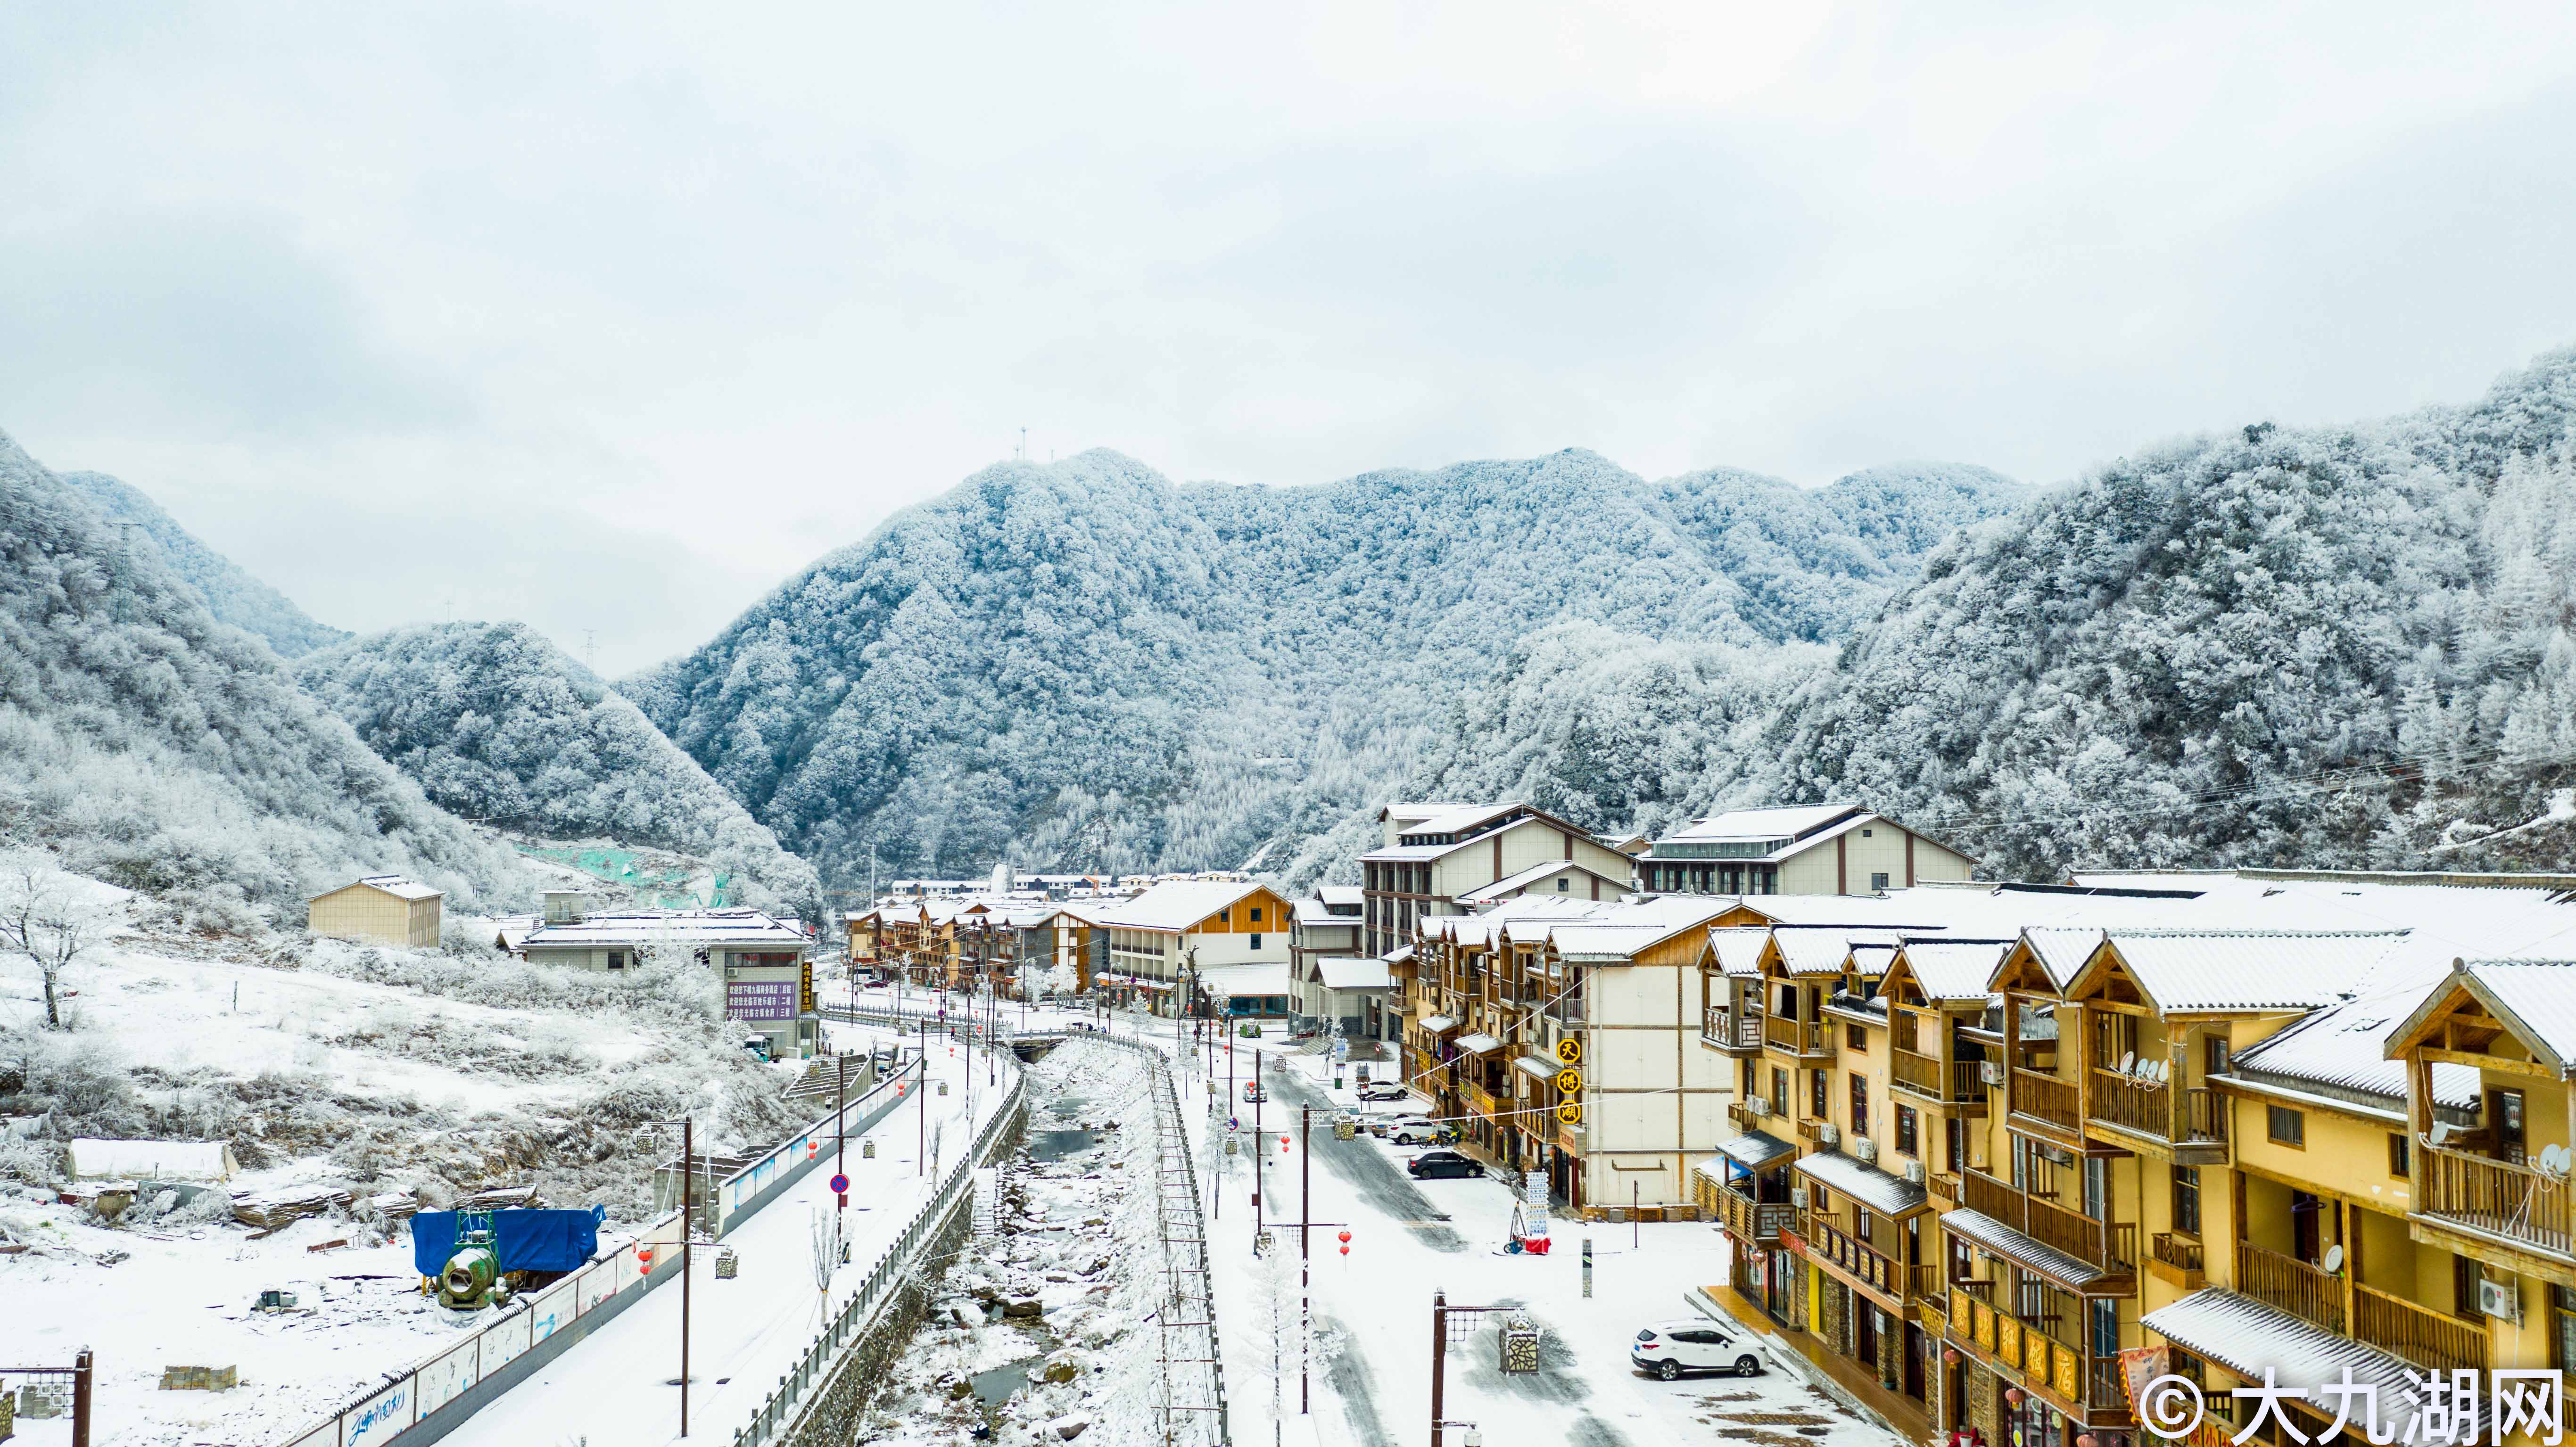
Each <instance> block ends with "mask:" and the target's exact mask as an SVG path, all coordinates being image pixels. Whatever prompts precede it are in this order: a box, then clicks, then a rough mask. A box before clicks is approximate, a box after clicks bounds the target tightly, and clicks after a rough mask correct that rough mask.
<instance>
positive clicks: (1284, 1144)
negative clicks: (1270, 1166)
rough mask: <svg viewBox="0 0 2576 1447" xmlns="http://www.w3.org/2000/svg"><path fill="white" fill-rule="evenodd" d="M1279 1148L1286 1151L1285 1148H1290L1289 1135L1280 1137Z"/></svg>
mask: <svg viewBox="0 0 2576 1447" xmlns="http://www.w3.org/2000/svg"><path fill="white" fill-rule="evenodd" d="M1279 1149H1281V1150H1283V1151H1284V1150H1286V1149H1288V1137H1286V1136H1281V1137H1280V1138H1279Z"/></svg>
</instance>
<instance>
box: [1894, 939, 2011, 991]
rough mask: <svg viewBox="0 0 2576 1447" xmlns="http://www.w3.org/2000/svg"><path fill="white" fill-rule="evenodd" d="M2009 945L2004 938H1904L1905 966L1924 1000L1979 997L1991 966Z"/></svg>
mask: <svg viewBox="0 0 2576 1447" xmlns="http://www.w3.org/2000/svg"><path fill="white" fill-rule="evenodd" d="M2011 948H2012V945H2011V944H2010V943H2009V942H2007V941H1996V940H1973V941H1971V940H1963V941H1959V942H1957V943H1952V942H1951V941H1948V940H1907V941H1906V942H1905V951H1904V953H1905V968H1906V969H1907V970H1909V971H1911V972H1912V974H1913V976H1914V982H1915V983H1916V984H1917V985H1920V986H1921V987H1922V989H1923V998H1925V999H1927V1000H1980V999H1984V998H1985V997H1986V994H1987V990H1986V982H1987V981H1988V980H1991V979H1993V978H1994V974H1995V966H1997V965H1999V964H2001V963H2002V962H2003V957H2004V954H2005V952H2006V951H2009V950H2010V949H2011Z"/></svg>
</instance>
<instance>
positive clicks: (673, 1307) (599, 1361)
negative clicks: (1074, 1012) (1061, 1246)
mask: <svg viewBox="0 0 2576 1447" xmlns="http://www.w3.org/2000/svg"><path fill="white" fill-rule="evenodd" d="M831 1030H832V1033H833V1035H834V1038H835V1039H836V1041H838V1042H840V1043H842V1044H846V1045H851V1046H861V1045H863V1044H864V1043H865V1042H867V1041H869V1040H872V1039H874V1040H882V1039H884V1038H886V1037H885V1035H884V1033H883V1032H880V1031H873V1030H867V1029H863V1028H861V1027H856V1026H850V1025H834V1026H832V1027H831ZM1017 1068H1018V1066H1017V1063H1016V1062H1014V1061H1012V1060H1011V1059H1010V1058H1009V1057H1008V1056H1007V1055H1005V1056H1004V1057H1003V1059H1002V1060H1001V1062H1000V1069H999V1073H998V1078H999V1080H1000V1082H1001V1084H1002V1086H1003V1087H1004V1089H995V1088H992V1087H991V1086H989V1085H988V1084H987V1066H986V1062H985V1058H984V1055H983V1053H982V1052H981V1051H978V1052H976V1053H975V1056H974V1061H973V1075H974V1092H973V1102H974V1108H975V1119H974V1121H972V1122H970V1121H969V1120H968V1118H967V1114H966V1109H967V1102H968V1094H967V1088H966V1086H967V1073H968V1060H967V1051H966V1049H965V1047H964V1046H962V1045H960V1046H958V1047H956V1052H955V1054H953V1055H952V1054H950V1053H948V1050H947V1047H946V1046H945V1045H942V1044H934V1046H933V1050H932V1055H931V1069H930V1082H931V1084H930V1085H929V1087H928V1088H926V1089H925V1090H923V1091H922V1092H921V1094H920V1097H919V1099H920V1105H918V1106H910V1105H907V1106H904V1107H900V1108H898V1109H897V1110H895V1112H894V1113H893V1114H891V1115H889V1116H887V1117H886V1118H885V1119H884V1120H882V1121H880V1122H878V1124H877V1126H876V1128H875V1129H874V1130H872V1131H870V1132H869V1133H868V1137H867V1138H868V1139H873V1140H875V1141H876V1142H877V1157H876V1159H874V1160H867V1159H864V1157H863V1152H862V1151H861V1150H860V1148H859V1145H858V1143H857V1141H856V1140H853V1142H852V1144H851V1146H850V1148H849V1150H848V1152H847V1155H846V1158H845V1160H846V1167H847V1170H848V1172H849V1176H850V1212H849V1218H848V1225H847V1231H848V1235H849V1239H850V1242H851V1250H850V1258H851V1260H852V1261H854V1262H856V1263H858V1265H857V1266H855V1267H844V1268H842V1270H841V1273H840V1277H839V1279H837V1280H836V1281H835V1282H834V1287H835V1296H834V1299H835V1301H836V1302H837V1301H838V1299H839V1298H840V1297H841V1296H842V1295H846V1294H847V1292H848V1290H849V1289H851V1287H852V1285H853V1282H854V1280H855V1278H857V1277H858V1276H860V1275H862V1274H863V1273H864V1271H865V1267H866V1263H868V1262H869V1261H870V1260H872V1259H874V1257H875V1256H876V1254H877V1252H878V1251H879V1250H880V1249H881V1248H882V1247H883V1245H884V1244H885V1243H886V1242H888V1241H890V1240H892V1239H893V1238H894V1236H896V1235H897V1234H898V1233H900V1232H901V1231H902V1230H903V1227H904V1224H905V1222H906V1221H907V1220H908V1219H909V1218H910V1216H911V1215H912V1212H913V1210H914V1208H915V1207H916V1206H917V1205H918V1204H919V1203H920V1202H921V1200H922V1199H923V1197H924V1195H925V1193H926V1192H927V1190H928V1185H929V1182H930V1180H932V1179H933V1177H932V1176H931V1175H930V1174H929V1173H927V1172H924V1171H922V1170H921V1169H920V1162H919V1154H918V1152H917V1150H916V1148H915V1147H916V1142H917V1141H919V1140H920V1139H921V1136H922V1132H923V1127H924V1126H925V1125H927V1126H928V1128H929V1130H930V1131H931V1132H932V1134H933V1139H934V1145H935V1146H938V1147H941V1149H940V1151H939V1153H938V1155H937V1156H936V1158H935V1161H934V1164H936V1165H939V1166H941V1167H942V1168H944V1167H945V1165H946V1164H947V1163H948V1162H952V1161H954V1160H955V1159H956V1158H957V1153H958V1152H959V1151H961V1150H964V1149H966V1148H967V1146H968V1144H969V1142H971V1141H972V1139H973V1137H974V1128H975V1126H976V1125H977V1124H980V1123H981V1122H982V1121H983V1120H986V1119H989V1118H990V1117H991V1115H992V1113H993V1110H994V1108H995V1107H996V1106H997V1105H998V1104H999V1102H1000V1100H1001V1099H1002V1097H1003V1095H1004V1093H1005V1090H1006V1089H1007V1086H1008V1084H1009V1082H1010V1079H1011V1076H1012V1073H1013V1072H1014V1071H1016V1070H1017ZM941 1081H946V1082H947V1083H948V1089H949V1093H948V1094H947V1095H946V1096H941V1095H940V1094H939V1093H938V1083H939V1082H941ZM923 1109H927V1110H928V1111H929V1112H930V1114H929V1116H928V1118H927V1120H926V1121H925V1120H924V1118H923V1116H922V1114H921V1111H922V1110H923ZM830 1181H831V1176H830V1172H829V1171H828V1170H816V1171H814V1172H812V1173H810V1174H808V1175H807V1176H806V1177H805V1178H804V1179H803V1180H802V1181H799V1182H798V1183H797V1184H796V1185H795V1186H794V1187H792V1188H790V1190H789V1191H788V1193H787V1194H786V1195H785V1196H783V1197H781V1198H780V1199H778V1200H776V1201H773V1202H771V1203H770V1204H769V1205H768V1206H767V1207H765V1208H764V1209H762V1210H761V1211H760V1213H759V1214H757V1215H755V1216H753V1217H752V1218H751V1219H750V1220H749V1221H748V1222H745V1223H744V1224H743V1225H742V1226H741V1227H739V1228H738V1229H736V1230H735V1231H734V1232H732V1233H731V1234H729V1235H727V1236H726V1237H725V1239H724V1243H723V1244H724V1245H726V1246H729V1247H731V1248H733V1250H734V1252H735V1255H736V1258H737V1261H738V1263H739V1264H738V1270H739V1274H738V1275H737V1276H736V1277H735V1278H734V1279H733V1280H730V1281H719V1280H717V1279H716V1277H715V1270H714V1256H715V1253H714V1251H712V1250H711V1249H708V1248H705V1247H701V1248H700V1249H699V1252H698V1255H699V1258H700V1259H699V1262H698V1263H697V1265H696V1267H695V1270H696V1276H695V1278H694V1280H693V1281H692V1282H691V1283H690V1293H691V1302H690V1306H691V1310H690V1316H691V1322H690V1345H689V1379H690V1391H689V1437H690V1440H692V1441H697V1442H706V1441H715V1442H725V1441H730V1440H731V1439H732V1437H733V1433H734V1431H735V1430H736V1429H737V1428H738V1427H740V1426H741V1425H742V1424H743V1423H745V1422H747V1421H749V1420H750V1419H751V1416H752V1414H753V1413H754V1412H755V1411H757V1410H758V1409H759V1407H760V1404H761V1403H762V1402H763V1401H764V1400H765V1399H766V1398H767V1396H768V1394H769V1392H770V1390H771V1389H772V1388H773V1387H774V1386H775V1385H776V1384H777V1380H778V1376H779V1374H780V1373H781V1372H782V1371H785V1370H786V1369H787V1368H788V1366H789V1365H790V1364H791V1363H793V1362H794V1360H795V1359H796V1357H797V1354H798V1353H800V1352H802V1351H803V1350H804V1349H805V1345H806V1343H807V1342H808V1341H810V1340H811V1339H812V1338H813V1334H814V1332H815V1331H816V1330H817V1329H818V1327H819V1325H820V1323H821V1321H822V1312H821V1306H820V1302H819V1300H818V1294H817V1292H816V1291H815V1287H814V1279H813V1274H812V1270H813V1268H812V1258H813V1248H812V1245H811V1230H812V1218H813V1213H814V1212H815V1211H817V1210H820V1209H827V1208H829V1207H830V1205H831V1203H832V1193H831V1187H830ZM679 1368H680V1287H679V1284H678V1283H677V1282H673V1283H669V1284H666V1285H663V1286H659V1287H656V1288H655V1289H654V1290H653V1291H652V1292H651V1294H649V1295H647V1296H646V1297H645V1298H644V1299H643V1300H641V1301H638V1302H637V1303H635V1304H634V1305H633V1306H631V1307H629V1308H627V1309H626V1311H625V1312H624V1314H622V1315H620V1316H619V1317H618V1318H617V1319H616V1320H614V1321H612V1322H609V1323H608V1324H607V1325H606V1326H604V1327H602V1328H600V1329H599V1331H597V1332H596V1333H594V1334H593V1335H592V1336H591V1337H590V1338H589V1339H588V1340H585V1341H583V1342H582V1343H580V1344H579V1345H577V1346H575V1347H574V1348H573V1349H572V1350H571V1351H569V1352H567V1353H565V1354H564V1356H563V1357H562V1358H561V1359H560V1360H558V1361H555V1362H553V1363H550V1364H549V1365H548V1366H547V1367H546V1368H545V1369H544V1370H543V1371H540V1372H538V1373H537V1374H535V1375H534V1376H532V1377H530V1378H528V1380H526V1381H524V1382H522V1383H520V1384H519V1385H518V1386H517V1387H516V1388H514V1389H512V1390H511V1391H510V1392H509V1393H508V1394H507V1395H506V1396H504V1397H502V1398H501V1399H500V1400H499V1401H497V1402H494V1403H493V1404H491V1405H490V1406H488V1407H485V1408H484V1409H483V1410H482V1411H480V1412H477V1413H475V1414H474V1416H473V1417H472V1419H470V1420H469V1421H467V1422H466V1423H465V1425H463V1426H462V1427H460V1428H458V1429H457V1430H456V1431H454V1432H453V1433H451V1434H450V1435H449V1436H448V1437H447V1439H446V1440H447V1442H449V1443H452V1444H455V1447H570V1444H572V1443H575V1442H579V1441H581V1440H584V1439H587V1440H588V1441H590V1442H592V1443H620V1444H626V1443H646V1442H662V1441H666V1440H671V1439H674V1438H676V1437H677V1434H678V1431H679V1425H680V1389H679V1374H680V1373H679Z"/></svg>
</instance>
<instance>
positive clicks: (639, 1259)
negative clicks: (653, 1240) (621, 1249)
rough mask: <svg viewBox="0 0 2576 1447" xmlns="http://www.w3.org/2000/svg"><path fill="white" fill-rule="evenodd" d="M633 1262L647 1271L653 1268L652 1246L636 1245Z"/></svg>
mask: <svg viewBox="0 0 2576 1447" xmlns="http://www.w3.org/2000/svg"><path fill="white" fill-rule="evenodd" d="M635 1264H636V1265H638V1266H641V1267H643V1268H644V1269H645V1270H647V1271H650V1270H652V1269H653V1248H652V1247H650V1246H638V1247H636V1248H635Z"/></svg>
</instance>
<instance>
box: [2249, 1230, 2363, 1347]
mask: <svg viewBox="0 0 2576 1447" xmlns="http://www.w3.org/2000/svg"><path fill="white" fill-rule="evenodd" d="M2236 1290H2237V1293H2238V1294H2239V1295H2242V1296H2250V1297H2252V1298H2254V1299H2255V1300H2256V1301H2259V1302H2262V1303H2264V1304H2265V1305H2267V1306H2276V1307H2279V1308H2280V1309H2281V1310H2283V1311H2286V1312H2288V1313H2289V1314H2291V1315H2292V1316H2295V1317H2297V1318H2299V1319H2300V1320H2302V1321H2306V1322H2310V1323H2312V1324H2314V1325H2317V1326H2321V1327H2324V1328H2325V1329H2326V1330H2328V1331H2330V1332H2333V1333H2334V1334H2335V1335H2337V1336H2342V1335H2343V1334H2344V1309H2343V1280H2342V1278H2340V1277H2337V1276H2331V1275H2328V1274H2327V1273H2326V1271H2325V1270H2324V1269H2323V1268H2321V1267H2316V1266H2310V1265H2309V1264H2308V1263H2306V1262H2304V1261H2301V1260H2300V1259H2299V1258H2297V1257H2295V1256H2284V1255H2282V1254H2281V1253H2280V1252H2278V1251H2266V1250H2264V1249H2263V1248H2262V1247H2260V1246H2257V1245H2255V1244H2254V1243H2253V1242H2251V1241H2239V1242H2237V1243H2236Z"/></svg>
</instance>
